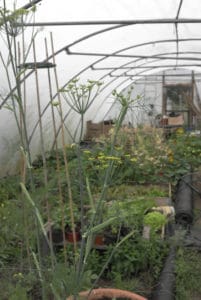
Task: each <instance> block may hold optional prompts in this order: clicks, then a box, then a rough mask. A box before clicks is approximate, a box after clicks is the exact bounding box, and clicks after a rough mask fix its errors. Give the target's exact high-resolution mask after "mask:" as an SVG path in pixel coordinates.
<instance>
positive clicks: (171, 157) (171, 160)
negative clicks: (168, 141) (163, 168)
mask: <svg viewBox="0 0 201 300" xmlns="http://www.w3.org/2000/svg"><path fill="white" fill-rule="evenodd" d="M173 161H174V158H173V155H170V156H169V162H170V163H172V162H173Z"/></svg>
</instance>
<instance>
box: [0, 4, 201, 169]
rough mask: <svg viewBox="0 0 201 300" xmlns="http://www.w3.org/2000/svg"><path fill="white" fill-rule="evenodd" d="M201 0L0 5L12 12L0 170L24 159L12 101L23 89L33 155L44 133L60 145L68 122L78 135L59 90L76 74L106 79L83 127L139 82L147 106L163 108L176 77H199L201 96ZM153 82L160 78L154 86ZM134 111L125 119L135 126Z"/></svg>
mask: <svg viewBox="0 0 201 300" xmlns="http://www.w3.org/2000/svg"><path fill="white" fill-rule="evenodd" d="M200 6H201V4H200V1H198V0H197V1H196V0H195V1H194V2H193V5H192V3H191V2H190V1H188V0H183V1H182V0H178V1H175V0H172V1H166V2H165V3H164V1H163V2H162V1H160V0H157V1H156V0H153V1H149V2H147V1H140V2H139V1H118V2H117V1H110V2H108V1H98V0H96V1H84V2H83V1H78V0H77V1H72V2H70V3H67V2H66V1H64V0H63V1H60V2H59V4H55V3H54V2H53V1H52V2H50V1H45V0H41V1H40V0H35V1H29V2H28V1H11V0H9V1H8V0H7V1H2V3H1V7H2V8H1V9H2V10H3V9H5V10H7V12H6V16H5V17H2V21H1V131H0V132H1V158H0V160H1V165H2V168H1V174H2V175H4V173H5V174H6V173H7V172H10V171H11V170H12V168H14V169H15V168H16V162H17V160H18V158H19V148H20V137H19V136H20V134H19V133H18V132H19V126H21V125H20V116H19V114H18V112H17V111H18V110H19V107H17V106H18V104H17V103H16V102H17V101H16V99H15V100H13V97H14V98H16V97H18V96H17V94H18V93H19V92H20V97H21V98H22V102H23V107H24V108H23V109H24V110H26V117H25V119H26V120H24V125H23V126H26V135H27V138H26V139H27V144H28V145H30V149H31V153H32V155H33V157H35V155H36V154H38V153H40V152H41V137H40V135H41V134H42V135H43V136H44V147H45V148H46V150H48V149H51V148H52V147H54V143H55V142H54V141H55V138H56V139H58V141H60V142H61V128H62V126H64V129H63V130H64V135H65V143H66V144H69V143H72V142H73V141H74V140H76V138H77V136H78V132H79V122H80V120H79V117H78V115H77V113H76V112H75V111H73V109H72V107H69V104H67V103H66V100H65V99H64V96H63V94H62V93H61V92H60V91H61V90H62V89H65V87H66V86H67V85H68V83H69V82H70V81H71V80H72V79H75V78H79V81H80V82H82V83H84V82H86V81H87V80H96V81H100V82H101V83H102V85H101V87H100V89H99V92H98V95H97V96H96V98H95V99H94V100H93V103H91V104H90V107H89V109H88V110H87V112H86V113H85V117H84V119H85V130H86V122H87V121H88V120H91V121H93V122H95V123H96V122H99V121H102V120H107V119H114V118H115V117H116V115H117V112H118V105H115V101H114V97H113V95H112V91H113V90H117V91H126V90H128V89H129V87H131V86H133V87H135V88H134V90H133V93H134V94H135V95H137V94H138V93H140V95H143V103H144V104H145V106H146V105H147V110H148V111H150V107H151V110H152V109H153V107H154V109H155V110H156V111H155V113H156V112H157V114H160V113H161V109H162V108H161V107H162V98H163V96H162V94H163V92H162V82H163V81H165V80H168V79H170V78H172V82H173V83H174V82H175V81H176V80H178V79H179V81H180V82H185V81H189V82H193V84H194V94H195V89H196V95H197V97H196V98H197V99H196V101H197V102H199V90H200V86H199V77H200V74H199V73H200V63H199V61H200V51H199V50H200V42H201V40H200V19H199V8H200ZM33 8H34V9H33ZM20 9H22V11H23V15H22V14H21V15H20ZM14 10H15V11H17V12H18V13H15V14H13V11H14ZM12 16H13V17H12ZM9 17H10V19H9ZM6 18H7V19H9V21H7V19H6ZM6 33H7V34H6ZM10 56H12V58H13V59H14V60H15V61H14V63H12V61H11V60H10ZM166 73H168V74H167V75H165V74H166ZM156 75H157V76H156ZM171 75H172V77H171ZM175 76H177V77H175ZM16 78H17V83H16ZM150 80H152V81H154V82H155V88H154V91H153V90H152V91H150V88H149V86H150V84H149V81H150ZM181 80H182V81H181ZM160 82H161V84H160ZM151 94H152V96H151ZM153 95H154V97H153ZM150 97H152V98H154V101H155V102H156V103H155V102H153V101H151V102H150ZM58 98H59V101H61V102H62V103H63V104H62V105H63V109H62V110H63V112H62V117H61V115H60V113H59V112H58V109H57V107H54V111H55V118H56V121H55V122H57V125H56V126H57V128H56V132H57V133H56V137H55V136H54V134H53V131H54V130H53V123H52V120H51V118H52V117H51V107H52V105H55V103H57V102H58ZM194 98H195V97H194ZM37 103H38V104H37ZM195 105H196V103H195ZM13 106H14V107H13ZM197 109H198V110H199V103H198V104H197ZM147 110H146V111H147ZM133 111H137V116H141V117H140V120H138V122H143V121H144V118H145V116H144V113H142V112H139V108H137V107H136V108H134V109H133ZM133 111H132V112H130V113H128V115H127V122H129V123H135V124H136V122H137V121H136V120H135V115H136V114H135V113H134V112H133ZM150 115H151V112H150ZM146 116H147V114H146ZM148 116H149V115H148ZM59 119H60V121H61V120H62V121H61V122H60V121H59ZM148 119H149V118H148ZM16 121H17V123H16ZM25 124H26V125H25ZM62 124H63V125H62ZM17 128H18V129H17ZM3 165H4V167H3Z"/></svg>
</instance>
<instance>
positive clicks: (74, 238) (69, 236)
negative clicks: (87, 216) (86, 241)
mask: <svg viewBox="0 0 201 300" xmlns="http://www.w3.org/2000/svg"><path fill="white" fill-rule="evenodd" d="M66 240H67V241H68V242H69V243H74V242H79V241H80V240H81V234H80V232H75V236H74V235H73V232H72V231H67V232H66Z"/></svg>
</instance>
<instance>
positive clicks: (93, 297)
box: [66, 288, 147, 300]
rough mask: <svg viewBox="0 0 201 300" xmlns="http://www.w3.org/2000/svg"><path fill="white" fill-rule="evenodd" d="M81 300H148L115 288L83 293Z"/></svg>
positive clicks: (69, 299) (70, 299) (80, 294)
mask: <svg viewBox="0 0 201 300" xmlns="http://www.w3.org/2000/svg"><path fill="white" fill-rule="evenodd" d="M79 297H80V299H82V300H84V299H87V300H97V299H102V298H109V299H114V298H126V299H131V300H147V298H145V297H143V296H140V295H138V294H135V293H133V292H129V291H126V290H120V289H113V288H99V289H94V290H91V291H83V292H80V293H79ZM73 299H74V297H73V296H70V297H68V298H67V299H66V300H73Z"/></svg>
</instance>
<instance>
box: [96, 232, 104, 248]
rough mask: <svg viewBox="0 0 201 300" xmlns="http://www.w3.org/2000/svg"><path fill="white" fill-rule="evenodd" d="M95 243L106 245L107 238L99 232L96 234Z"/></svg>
mask: <svg viewBox="0 0 201 300" xmlns="http://www.w3.org/2000/svg"><path fill="white" fill-rule="evenodd" d="M94 244H95V245H97V246H103V245H105V238H104V236H103V235H102V234H98V235H96V236H95V240H94Z"/></svg>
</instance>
